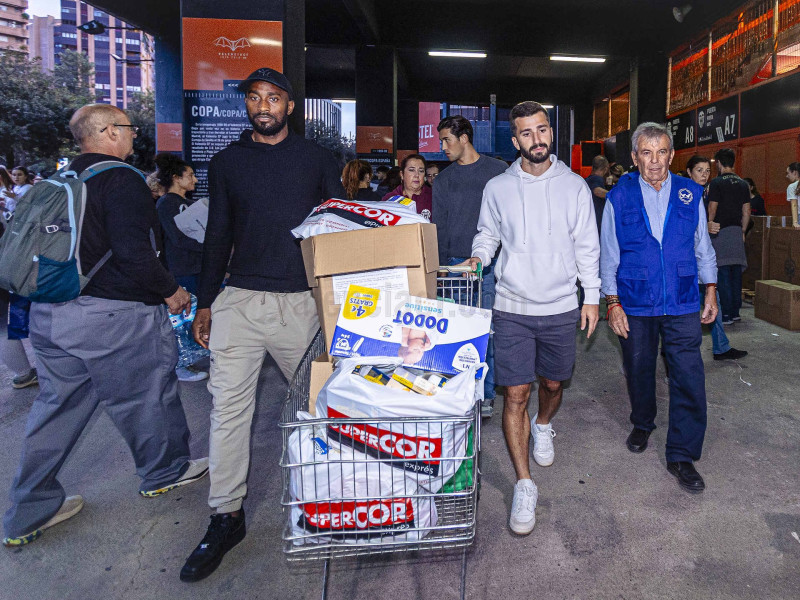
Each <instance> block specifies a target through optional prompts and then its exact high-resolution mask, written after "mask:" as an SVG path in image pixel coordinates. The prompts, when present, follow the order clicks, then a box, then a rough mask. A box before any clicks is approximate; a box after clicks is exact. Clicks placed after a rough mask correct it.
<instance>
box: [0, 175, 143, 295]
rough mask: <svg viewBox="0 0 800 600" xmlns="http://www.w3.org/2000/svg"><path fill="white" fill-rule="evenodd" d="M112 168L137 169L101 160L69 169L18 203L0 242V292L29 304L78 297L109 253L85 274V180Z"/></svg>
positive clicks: (42, 184)
mask: <svg viewBox="0 0 800 600" xmlns="http://www.w3.org/2000/svg"><path fill="white" fill-rule="evenodd" d="M115 168H127V169H131V170H133V171H136V173H138V174H139V175H141V176H142V179H144V175H143V174H142V172H141V171H139V170H138V169H136V168H134V167H132V166H131V165H128V164H126V163H124V162H121V161H111V160H110V161H103V162H99V163H97V164H94V165H92V166H91V167H89V168H87V169H86V170H84V171H83V172H82V173H81V174H80V175H78V174H77V173H75V171H71V170H70V168H69V167H67V168H66V169H63V170H61V171H59V172H58V173H56V174H55V175H53V176H52V177H50V178H49V179H45V180H44V181H41V182H39V183H37V184H36V185H35V186H33V188H31V189H30V190H29V191H28V192H27V193H26V194H25V195H24V196H23V197H22V198H21V199H20V200H19V202H18V203H17V208H16V210H15V211H14V216H13V217H12V218H11V221H10V222H9V224H8V230H7V231H6V233H5V235H3V237H2V238H0V288H3V289H6V290H9V291H12V292H14V293H15V294H18V295H20V296H24V297H25V298H29V299H30V300H31V301H32V302H66V301H68V300H73V299H75V298H77V297H78V296H79V295H80V293H81V290H82V289H83V288H84V287H86V284H87V283H89V280H90V279H91V278H92V277H93V276H94V274H95V273H97V271H98V270H99V269H100V267H102V266H103V265H104V264H105V263H106V262H107V261H108V259H109V258H111V251H110V250H109V251H108V252H107V253H106V254H105V255H104V256H103V257H102V258H101V259H100V260H99V261H98V263H97V264H96V265H95V266H94V267H93V268H92V270H91V271H89V272H88V273H83V271H82V269H81V261H80V253H79V250H80V245H81V233H82V229H83V215H84V212H85V209H86V181H88V180H89V179H91V178H92V177H94V176H95V175H98V174H100V173H103V172H104V171H107V170H109V169H115Z"/></svg>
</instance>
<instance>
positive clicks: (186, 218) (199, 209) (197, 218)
mask: <svg viewBox="0 0 800 600" xmlns="http://www.w3.org/2000/svg"><path fill="white" fill-rule="evenodd" d="M174 220H175V225H177V226H178V229H180V230H181V232H182V233H183V234H184V235H187V236H189V237H190V238H192V239H193V240H196V241H198V242H200V243H201V244H202V243H203V240H205V239H206V225H207V224H208V198H200V199H199V200H197V201H196V202H194V203H192V204H191V205H190V206H188V207H186V208H185V209H183V210H182V211H181V212H179V213H178V214H177V215H175V219H174Z"/></svg>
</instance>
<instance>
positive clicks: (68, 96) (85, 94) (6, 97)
mask: <svg viewBox="0 0 800 600" xmlns="http://www.w3.org/2000/svg"><path fill="white" fill-rule="evenodd" d="M61 60H62V64H61V65H59V66H58V67H56V69H55V71H54V72H53V73H50V72H46V71H43V70H42V68H41V64H40V61H39V60H38V59H34V60H28V58H27V57H26V56H25V55H24V54H21V53H17V52H7V53H5V54H3V55H2V56H0V81H2V82H3V84H2V85H1V86H0V161H3V162H5V164H6V165H7V166H14V165H16V164H27V165H32V166H34V165H35V168H36V170H47V171H52V170H54V169H55V164H56V161H57V159H58V158H59V157H61V156H74V155H75V154H76V153H77V150H76V149H75V147H74V143H73V142H72V141H71V135H70V133H69V119H70V117H71V116H72V113H73V112H75V110H77V109H78V108H79V107H80V106H82V105H84V104H86V103H88V102H92V101H94V91H93V90H92V89H91V87H90V81H91V76H92V70H93V67H92V64H91V63H90V62H89V61H88V59H87V58H86V57H85V56H84V55H83V54H80V53H77V52H69V51H68V52H65V53H64V54H62V55H61Z"/></svg>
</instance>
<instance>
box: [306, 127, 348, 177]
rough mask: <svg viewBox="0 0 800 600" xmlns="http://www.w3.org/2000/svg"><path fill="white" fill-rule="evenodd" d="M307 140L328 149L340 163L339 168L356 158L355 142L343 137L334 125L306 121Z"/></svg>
mask: <svg viewBox="0 0 800 600" xmlns="http://www.w3.org/2000/svg"><path fill="white" fill-rule="evenodd" d="M306 139H309V140H314V141H315V142H317V143H318V144H319V145H320V146H322V147H323V148H327V149H328V150H330V151H331V152H333V155H334V156H335V157H336V160H337V161H338V162H339V168H340V169H344V166H345V165H346V164H347V163H348V162H349V161H351V160H354V159H355V157H356V143H355V140H353V139H350V138H346V137H342V136H341V135H339V131H338V130H337V129H336V128H335V127H334V126H333V125H326V124H325V123H324V122H323V121H321V120H319V119H311V120H308V121H306Z"/></svg>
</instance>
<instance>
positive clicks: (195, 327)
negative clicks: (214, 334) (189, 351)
mask: <svg viewBox="0 0 800 600" xmlns="http://www.w3.org/2000/svg"><path fill="white" fill-rule="evenodd" d="M210 334H211V309H210V308H198V309H197V314H195V316H194V322H193V323H192V335H194V341H195V342H197V343H198V344H200V345H201V346H202V347H203V348H205V349H206V350H208V337H209V335H210Z"/></svg>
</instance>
